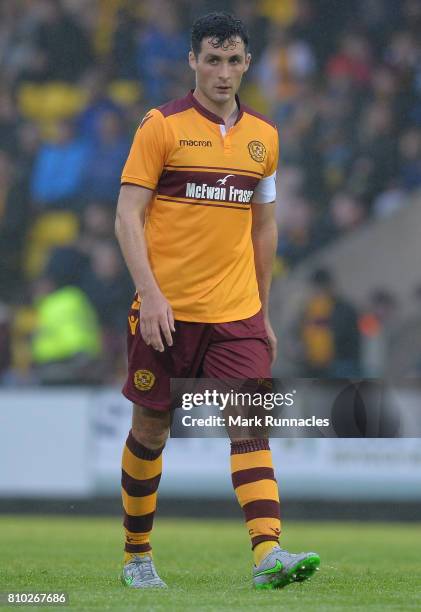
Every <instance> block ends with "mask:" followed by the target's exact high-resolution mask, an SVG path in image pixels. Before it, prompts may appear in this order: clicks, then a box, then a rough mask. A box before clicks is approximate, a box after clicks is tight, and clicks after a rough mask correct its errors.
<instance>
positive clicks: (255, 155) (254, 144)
mask: <svg viewBox="0 0 421 612" xmlns="http://www.w3.org/2000/svg"><path fill="white" fill-rule="evenodd" d="M248 149H249V153H250V157H251V158H252V159H254V161H256V162H262V161H264V160H265V157H266V147H265V145H264V144H263V142H260V140H251V141H250V142H249V143H248Z"/></svg>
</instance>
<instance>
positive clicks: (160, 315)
mask: <svg viewBox="0 0 421 612" xmlns="http://www.w3.org/2000/svg"><path fill="white" fill-rule="evenodd" d="M139 328H140V333H141V334H142V338H143V339H144V341H145V343H146V344H147V345H148V346H149V345H150V346H152V348H154V349H155V350H156V351H160V352H161V353H162V352H163V351H164V343H163V341H162V336H163V337H164V338H165V340H166V343H167V344H168V346H172V345H173V340H172V335H171V334H172V332H175V327H174V316H173V313H172V308H171V306H170V304H169V302H167V300H166V299H165V297H164V296H163V295H162V293H161V292H160V291H156V292H153V293H150V294H147V295H143V296H142V301H141V304H140V310H139ZM161 333H162V335H161Z"/></svg>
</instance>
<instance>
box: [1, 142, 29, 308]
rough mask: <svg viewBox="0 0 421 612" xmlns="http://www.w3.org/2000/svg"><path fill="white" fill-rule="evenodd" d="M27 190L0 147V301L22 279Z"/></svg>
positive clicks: (27, 207)
mask: <svg viewBox="0 0 421 612" xmlns="http://www.w3.org/2000/svg"><path fill="white" fill-rule="evenodd" d="M29 217H30V215H29V198H28V190H27V187H26V185H25V184H24V183H22V182H20V181H19V180H18V179H17V177H16V172H15V170H14V168H13V166H12V160H11V158H10V156H9V155H7V154H6V153H3V152H2V151H1V150H0V262H1V264H0V301H1V300H2V299H4V300H7V301H10V300H11V298H12V296H14V295H15V293H16V290H17V288H18V286H19V284H20V283H21V282H22V248H23V245H24V241H25V232H26V230H27V228H28V223H29Z"/></svg>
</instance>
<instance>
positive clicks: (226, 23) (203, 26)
mask: <svg viewBox="0 0 421 612" xmlns="http://www.w3.org/2000/svg"><path fill="white" fill-rule="evenodd" d="M237 36H238V37H240V38H241V40H242V41H243V42H244V46H245V48H246V50H247V46H248V42H249V38H248V33H247V30H246V28H245V26H244V24H243V22H242V21H240V20H239V19H236V18H235V17H234V16H233V15H230V14H229V13H223V12H221V13H208V14H207V15H203V17H199V18H198V19H196V21H195V22H194V24H193V26H192V29H191V48H192V50H193V53H194V54H195V56H196V57H197V56H198V55H199V53H200V49H201V46H202V40H203V39H204V38H210V39H211V45H212V46H213V47H215V49H217V48H218V47H222V49H228V48H229V47H230V46H231V45H233V44H234V39H235V38H236V37H237Z"/></svg>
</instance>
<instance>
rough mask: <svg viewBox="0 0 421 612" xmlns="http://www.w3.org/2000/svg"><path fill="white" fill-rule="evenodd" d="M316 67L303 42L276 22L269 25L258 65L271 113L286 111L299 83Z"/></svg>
mask: <svg viewBox="0 0 421 612" xmlns="http://www.w3.org/2000/svg"><path fill="white" fill-rule="evenodd" d="M315 67H316V63H315V58H314V55H313V53H312V50H311V48H310V47H309V45H308V44H307V43H306V42H304V41H301V40H297V39H293V38H291V36H290V34H289V32H288V31H287V30H283V29H281V28H280V27H279V26H278V25H276V26H275V25H273V26H272V28H271V30H270V32H269V34H268V45H267V47H266V49H265V50H264V52H263V54H262V56H261V58H260V61H259V64H258V67H257V74H258V78H259V84H260V87H261V88H262V90H263V91H264V92H265V97H266V98H267V99H268V101H269V102H270V103H271V107H272V112H275V111H276V113H277V115H280V117H281V118H282V116H283V115H284V114H285V113H287V112H288V110H289V105H290V104H291V101H292V99H293V98H294V97H295V96H296V95H297V91H298V89H297V88H298V82H299V81H300V80H302V79H306V78H308V77H310V76H311V75H312V74H313V72H314V70H315Z"/></svg>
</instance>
